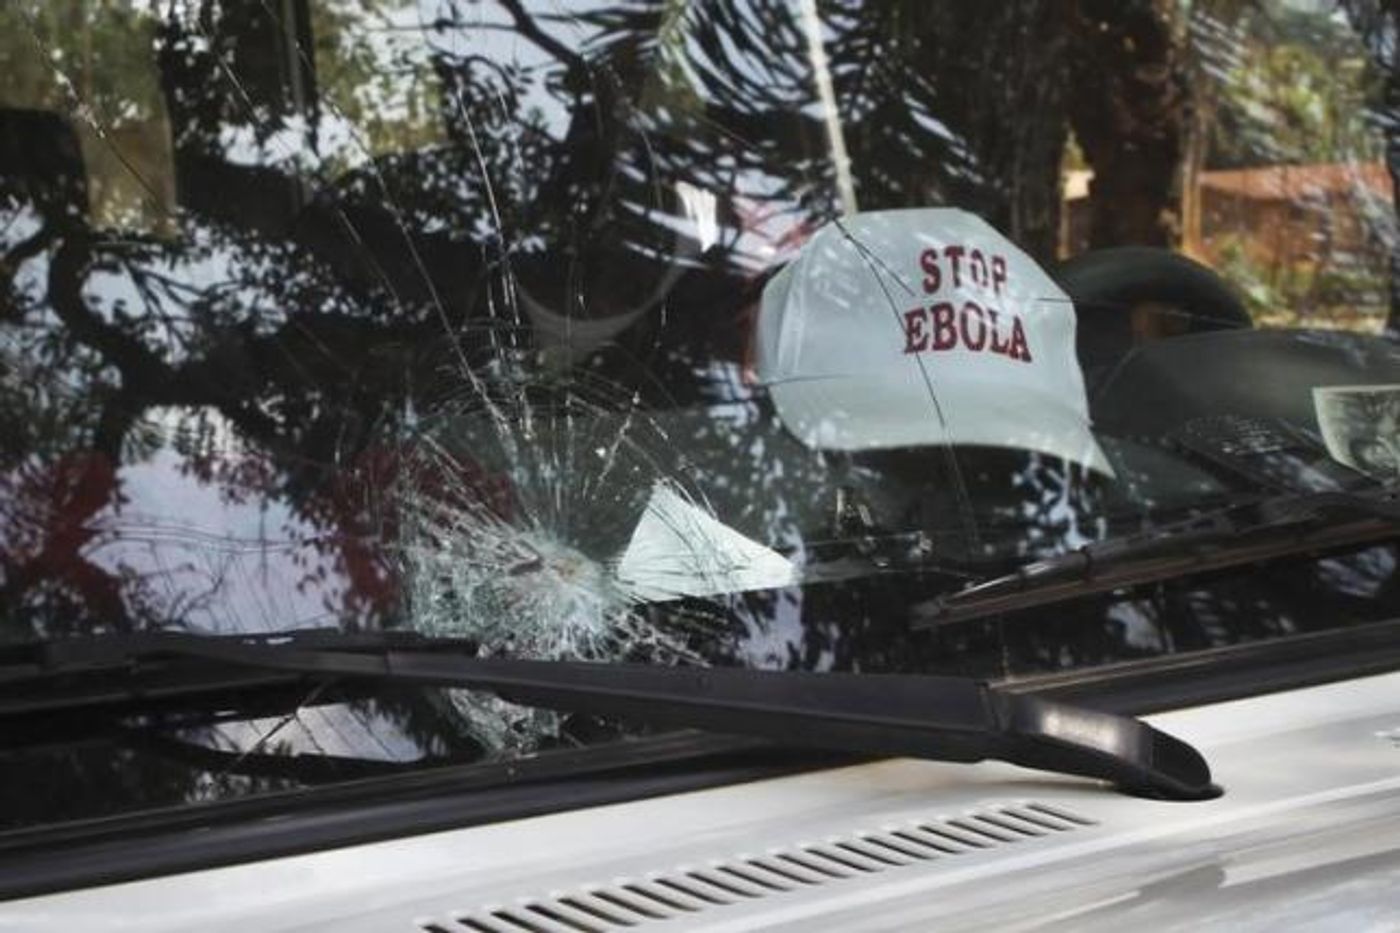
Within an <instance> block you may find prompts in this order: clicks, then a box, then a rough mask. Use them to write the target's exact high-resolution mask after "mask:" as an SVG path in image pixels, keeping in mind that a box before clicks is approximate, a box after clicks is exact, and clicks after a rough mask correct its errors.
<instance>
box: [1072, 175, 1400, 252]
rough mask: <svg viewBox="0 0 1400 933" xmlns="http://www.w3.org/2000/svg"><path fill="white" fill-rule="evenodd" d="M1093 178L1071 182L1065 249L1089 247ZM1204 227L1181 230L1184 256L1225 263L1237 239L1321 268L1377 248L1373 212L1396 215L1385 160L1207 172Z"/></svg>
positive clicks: (1249, 248)
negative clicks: (1344, 256) (1224, 255)
mask: <svg viewBox="0 0 1400 933" xmlns="http://www.w3.org/2000/svg"><path fill="white" fill-rule="evenodd" d="M1092 175H1093V173H1092V172H1088V171H1071V172H1068V173H1066V175H1065V179H1064V200H1065V213H1064V222H1063V224H1062V227H1061V250H1062V253H1063V254H1065V255H1074V254H1076V253H1079V252H1083V251H1084V250H1085V249H1086V248H1087V247H1088V235H1089V230H1088V217H1089V213H1088V209H1089V202H1088V194H1089V181H1090V179H1091V178H1092ZM1198 195H1199V197H1200V201H1201V204H1200V210H1199V212H1198V215H1197V216H1199V218H1200V219H1199V222H1198V225H1199V229H1196V230H1184V231H1182V248H1183V250H1184V251H1185V252H1188V253H1191V254H1193V255H1197V256H1200V257H1202V258H1204V259H1206V260H1218V259H1220V258H1221V257H1220V255H1219V254H1220V251H1221V250H1222V249H1223V248H1225V247H1226V245H1227V244H1228V243H1230V242H1238V243H1240V244H1241V245H1242V247H1243V249H1244V251H1245V254H1246V255H1247V256H1248V258H1249V259H1250V260H1252V261H1254V262H1256V263H1259V264H1261V265H1266V266H1272V265H1291V264H1294V263H1299V262H1310V263H1315V262H1318V261H1323V260H1326V259H1327V258H1328V257H1330V256H1335V255H1338V254H1356V253H1361V252H1365V251H1368V250H1373V249H1375V248H1376V244H1375V243H1374V242H1373V235H1372V233H1371V227H1370V224H1369V221H1368V215H1369V214H1370V213H1371V211H1370V210H1369V208H1372V207H1374V206H1380V207H1382V208H1383V209H1384V211H1385V212H1387V213H1388V212H1389V210H1390V205H1391V203H1392V200H1391V198H1392V195H1391V180H1390V174H1389V172H1388V171H1387V170H1386V167H1385V165H1384V163H1381V162H1359V163H1320V164H1312V165H1263V166H1257V167H1254V168H1243V169H1224V170H1218V171H1210V172H1203V173H1202V174H1201V176H1200V179H1199V186H1198Z"/></svg>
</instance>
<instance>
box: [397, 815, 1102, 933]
mask: <svg viewBox="0 0 1400 933" xmlns="http://www.w3.org/2000/svg"><path fill="white" fill-rule="evenodd" d="M1093 823H1094V821H1093V820H1091V819H1089V818H1088V817H1085V816H1081V815H1079V814H1077V813H1072V812H1070V811H1068V810H1066V809H1064V808H1063V807H1058V806H1053V807H1052V806H1050V805H1048V804H1043V803H1034V802H1032V803H1017V804H1014V805H1007V806H993V807H987V808H984V809H981V810H976V811H973V812H970V813H967V814H965V815H963V816H958V817H950V818H943V817H940V818H937V819H931V820H928V821H921V822H910V823H906V824H904V825H902V826H892V827H887V828H885V829H881V830H878V831H873V832H858V833H855V834H853V835H850V836H844V837H836V838H832V839H828V840H825V841H823V842H815V843H809V842H804V843H799V844H798V845H795V846H790V847H788V848H785V849H775V850H773V851H772V852H769V853H767V854H765V855H761V856H755V855H740V856H736V857H734V858H730V859H727V860H725V861H721V862H714V863H712V864H710V865H706V866H701V867H694V866H683V867H680V868H677V869H675V870H673V871H670V872H666V873H661V874H654V875H651V876H649V877H647V878H644V879H637V880H632V879H624V880H620V881H617V882H615V883H613V884H610V885H605V886H602V885H590V886H587V887H583V888H579V889H577V890H575V891H572V892H569V893H566V894H561V895H558V896H555V897H548V898H531V899H527V900H522V901H520V902H518V903H517V904H515V905H512V906H496V905H493V906H488V907H484V908H482V909H480V910H477V911H473V912H471V913H466V914H460V915H454V916H452V917H451V918H448V919H431V920H423V921H419V922H418V924H417V927H418V929H419V930H420V931H422V933H615V931H619V930H626V929H629V928H635V927H645V926H648V925H650V924H655V923H659V922H661V921H664V920H669V919H671V918H673V917H683V916H688V915H691V914H695V913H698V912H700V911H705V910H710V909H713V908H717V907H723V906H726V905H729V904H739V903H743V902H745V901H751V900H755V899H758V898H765V897H775V896H778V895H782V894H784V893H787V892H789V891H797V890H801V889H803V888H810V887H815V886H820V885H828V884H834V883H836V882H838V881H841V880H843V879H846V878H856V877H860V876H862V875H868V874H873V873H876V872H882V871H891V870H894V869H898V868H903V867H906V866H909V865H919V864H925V863H928V862H934V861H938V860H939V859H945V858H952V857H956V856H958V855H964V854H967V853H970V852H977V851H981V850H984V849H992V848H997V847H1001V846H1008V845H1015V844H1017V843H1022V842H1032V841H1034V840H1035V839H1037V838H1041V837H1045V836H1053V835H1056V834H1058V833H1063V832H1069V831H1071V830H1075V829H1080V828H1082V827H1084V826H1091V825H1093Z"/></svg>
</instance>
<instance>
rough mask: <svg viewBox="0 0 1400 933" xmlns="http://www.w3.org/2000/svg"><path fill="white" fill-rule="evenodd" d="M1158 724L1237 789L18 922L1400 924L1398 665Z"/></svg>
mask: <svg viewBox="0 0 1400 933" xmlns="http://www.w3.org/2000/svg"><path fill="white" fill-rule="evenodd" d="M1149 721H1151V722H1152V723H1153V724H1154V725H1156V726H1158V727H1159V728H1162V729H1164V730H1166V731H1168V732H1171V733H1173V734H1175V735H1177V736H1179V737H1181V738H1183V739H1185V740H1187V741H1189V742H1191V743H1192V744H1194V745H1195V746H1196V747H1197V748H1199V749H1200V750H1201V751H1202V752H1203V753H1204V754H1205V755H1206V757H1207V758H1208V760H1209V761H1210V763H1211V766H1212V769H1213V771H1214V773H1215V776H1216V780H1217V781H1218V782H1219V783H1220V784H1222V785H1223V786H1224V787H1225V789H1226V793H1225V795H1224V796H1223V797H1221V798H1219V799H1217V800H1214V801H1209V802H1204V803H1167V802H1158V801H1150V800H1141V799H1135V798H1131V797H1126V796H1123V795H1120V794H1117V793H1115V792H1113V791H1112V790H1109V789H1107V788H1105V787H1103V786H1102V785H1098V784H1095V783H1093V782H1089V781H1085V780H1080V779H1075V778H1062V777H1057V776H1054V775H1047V774H1042V773H1039V772H1033V771H1027V770H1023V769H1020V768H1016V767H1014V766H1010V765H1003V764H997V763H985V764H979V765H975V766H967V765H955V764H942V763H933V762H923V761H911V760H890V761H882V762H878V763H874V764H868V765H862V766H856V767H847V768H840V769H833V770H828V771H821V772H814V773H809V774H804V775H799V776H794V777H787V778H779V779H772V780H764V781H757V782H753V783H748V784H741V785H735V786H730V787H723V788H717V789H711V790H705V791H699V792H693V793H686V794H678V795H673V796H669V797H661V798H656V799H651V800H643V801H637V802H633V803H626V804H619V805H613V806H605V807H596V808H592V809H585V810H577V811H572V812H566V813H559V814H554V815H550V816H544V817H538V818H532V819H523V820H517V821H511V822H506V823H499V824H495V825H491V826H482V827H475V828H470V829H464V830H455V831H448V832H439V833H433V834H427V835H420V836H413V837H407V838H403V839H397V840H392V841H386V842H379V843H374V844H369V845H357V846H350V847H345V848H339V849H332V850H326V851H322V852H316V853H312V854H307V855H300V856H294V857H286V858H277V859H271V860H266V861H260V862H253V863H248V864H243V865H236V866H232V867H227V868H219V869H213V870H208V871H200V872H192V873H188V874H182V875H174V876H167V877H160V878H153V879H148V880H144V881H138V882H131V883H124V884H117V885H111V886H107V887H100V888H91V889H86V890H81V891H69V892H63V893H58V894H53V895H48V896H43V897H37V898H32V899H28V900H20V901H12V902H10V903H7V904H0V929H3V930H26V931H33V930H63V931H68V930H84V931H87V933H93V931H116V930H141V931H160V930H171V931H174V930H179V931H189V930H207V931H213V930H238V931H243V933H247V931H252V930H269V931H271V930H276V931H291V930H298V931H321V930H324V931H332V930H333V931H336V933H352V931H361V930H366V931H368V930H374V931H395V930H397V931H404V933H470V931H475V933H483V931H485V933H520V931H526V933H530V931H547V933H560V931H564V933H587V931H598V933H613V931H622V930H636V931H646V930H652V929H656V930H678V931H679V930H698V929H705V930H752V929H765V930H793V931H796V930H812V929H843V930H908V929H935V928H936V929H939V930H956V929H974V928H975V929H979V930H986V929H998V930H1071V929H1072V930H1100V929H1102V930H1110V929H1112V930H1119V929H1122V928H1123V926H1124V925H1125V924H1127V923H1132V924H1137V925H1139V926H1140V928H1142V929H1152V930H1162V929H1188V928H1189V929H1200V928H1202V927H1203V926H1208V927H1216V928H1227V927H1228V928H1229V929H1232V930H1234V929H1258V930H1264V929H1268V930H1273V929H1277V928H1281V927H1285V926H1286V927H1287V928H1289V929H1348V930H1350V929H1368V930H1375V929H1400V919H1397V918H1400V673H1397V674H1388V675H1382V676H1377V677H1368V678H1363V679H1358V680H1353V681H1348V682H1344V683H1337V684H1331V685H1326V686H1320V687H1314V688H1309V689H1303V690H1294V691H1290V692H1286V693H1279V694H1273V695H1269V696H1264V697H1258V698H1253V699H1249V700H1242V701H1236V702H1230V703H1222V704H1216V705H1212V706H1207V707H1200V708H1197V709H1192V710H1183V711H1178V712H1173V713H1169V714H1164V715H1159V716H1153V717H1149Z"/></svg>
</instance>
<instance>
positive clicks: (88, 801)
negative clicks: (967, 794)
mask: <svg viewBox="0 0 1400 933" xmlns="http://www.w3.org/2000/svg"><path fill="white" fill-rule="evenodd" d="M1396 30H1397V14H1396V13H1395V12H1394V10H1393V9H1392V8H1391V7H1390V6H1389V5H1387V4H1384V3H1379V2H1367V0H1344V2H1339V3H1332V2H1326V0H1266V2H1262V3H1236V2H1227V0H1211V2H1207V0H1190V2H1187V0H1182V2H1165V0H1131V2H1117V0H1114V2H1096V0H1077V2H1073V3H1068V4H1064V3H1050V2H1025V3H1014V4H1012V3H1007V4H987V3H963V2H947V3H927V2H924V0H909V2H902V0H901V2H878V3H877V2H860V0H842V2H834V0H746V2H742V3H734V2H728V0H725V2H718V0H716V2H709V0H695V2H683V0H653V2H643V0H630V2H617V3H611V2H601V0H599V2H593V0H577V2H571V0H325V2H320V0H160V2H157V3H148V2H145V0H139V2H138V0H107V2H97V0H42V2H41V0H12V2H9V3H6V4H5V5H4V6H3V7H0V68H3V71H4V73H5V76H6V77H5V80H4V81H3V82H0V640H3V641H5V642H22V641H29V640H39V639H56V638H67V637H72V636H78V635H87V634H100V633H113V632H130V631H143V630H156V629H174V630H186V631H195V632H207V633H234V632H275V631H283V630H291V629H302V628H309V627H315V628H339V629H343V630H346V631H358V630H375V629H381V628H393V629H408V630H416V631H419V632H422V633H425V634H429V635H443V636H454V637H465V638H468V639H471V640H472V641H473V642H475V643H476V644H477V645H478V646H479V647H478V650H479V652H480V653H482V654H488V655H499V656H513V657H540V658H569V659H586V660H600V661H622V660H625V661H642V662H648V663H657V664H722V665H749V666H756V667H770V668H792V669H812V670H859V671H871V672H874V671H924V672H939V673H965V674H969V675H975V676H983V677H992V678H998V677H1010V676H1019V675H1029V674H1034V673H1038V672H1045V671H1056V670H1065V669H1072V668H1081V667H1090V666H1093V665H1097V664H1103V663H1110V662H1115V661H1122V660H1129V659H1134V658H1143V657H1152V656H1157V655H1164V654H1171V653H1175V652H1185V651H1193V650H1198V649H1203V648H1209V647H1215V646H1220V645H1228V644H1236V643H1242V642H1248V641H1256V640H1263V639H1275V638H1284V637H1288V636H1290V635H1293V634H1298V633H1302V632H1308V631H1316V630H1321V629H1328V628H1336V627H1342V626H1351V625H1359V624H1364V623H1367V622H1372V621H1377V620H1381V619H1387V618H1391V617H1393V616H1394V614H1395V606H1396V601H1397V595H1396V592H1397V588H1396V586H1395V579H1396V576H1395V575H1396V552H1395V548H1394V546H1392V545H1390V544H1381V545H1375V546H1369V547H1362V548H1357V549H1353V550H1351V551H1349V552H1341V553H1335V554H1329V555H1327V556H1325V557H1322V558H1316V557H1311V558H1306V557H1300V558H1297V559H1290V560H1284V561H1279V562H1274V563H1271V564H1269V565H1266V566H1263V567H1251V568H1247V569H1246V570H1242V571H1233V572H1223V573H1219V574H1212V575H1203V576H1197V577H1190V578H1185V579H1180V580H1172V581H1168V582H1166V583H1161V584H1153V585H1152V586H1149V587H1143V588H1140V589H1137V590H1131V591H1126V592H1120V593H1115V594H1108V595H1099V596H1093V597H1086V598H1084V599H1080V600H1075V601H1070V602H1066V603H1061V604H1057V605H1055V606H1047V607H1045V608H1044V609H1037V610H1030V611H1025V612H1020V613H1014V614H1008V615H1005V616H1001V617H997V618H993V619H990V620H981V621H976V622H969V623H966V624H960V625H949V626H942V627H935V628H933V629H932V630H923V629H919V628H917V625H916V624H917V623H918V622H920V621H921V620H926V619H927V618H928V617H929V614H930V610H931V607H932V606H934V604H935V600H936V599H937V598H938V597H939V596H940V595H943V594H947V593H951V592H954V591H956V590H958V589H961V588H962V587H963V586H965V585H967V584H969V583H972V582H975V581H980V580H984V579H988V578H991V577H994V576H997V575H999V574H1002V573H1005V572H1008V571H1010V570H1013V569H1014V568H1015V567H1017V566H1018V565H1020V564H1022V563H1024V562H1026V561H1029V560H1033V559H1036V558H1039V557H1045V556H1048V555H1053V554H1058V553H1063V552H1066V551H1069V550H1072V549H1075V548H1078V547H1081V546H1082V545H1084V544H1087V543H1090V542H1093V541H1100V540H1105V539H1108V538H1112V537H1115V536H1119V535H1124V534H1130V533H1134V532H1138V531H1142V530H1144V529H1147V528H1151V527H1154V526H1156V525H1159V524H1161V523H1164V522H1168V521H1172V520H1175V519H1179V518H1182V517H1185V516H1189V515H1192V514H1195V513H1198V512H1200V511H1202V510H1206V509H1210V508H1215V507H1218V506H1221V505H1225V504H1230V503H1237V502H1242V501H1246V500H1248V499H1251V498H1259V497H1262V496H1266V495H1276V494H1279V493H1283V492H1289V491H1300V490H1317V489H1348V490H1366V489H1371V488H1375V487H1378V486H1381V485H1386V484H1390V483H1392V482H1393V481H1394V480H1395V478H1396V475H1397V472H1398V471H1400V352H1397V348H1396V346H1395V343H1394V341H1393V337H1392V335H1393V333H1394V331H1395V328H1396V327H1397V326H1400V246H1398V245H1397V244H1398V243H1400V233H1397V219H1396V217H1397V215H1396V177H1397V173H1400V161H1398V160H1400V155H1397V153H1400V137H1397V135H1396V134H1397V127H1400V111H1398V110H1397V106H1398V105H1397V90H1396V89H1397V80H1400V78H1397V67H1396V51H1395V50H1396ZM940 208H941V209H944V210H936V209H940ZM914 209H917V212H914V213H910V211H911V210H914ZM951 209H957V211H958V212H959V213H955V212H953V211H952V210H951ZM894 212H899V213H894ZM1124 248H1129V249H1124ZM1154 249H1155V250H1170V251H1171V253H1170V254H1166V253H1164V252H1160V251H1153V250H1154ZM1018 289H1019V290H1018ZM950 295H953V297H951V298H950V297H949V296H950ZM969 303H970V304H971V306H972V307H973V308H975V311H971V310H969ZM227 712H228V711H221V713H225V714H226V713H227ZM636 728H637V727H636V725H635V724H621V725H618V724H607V723H600V722H597V721H594V720H591V719H586V718H584V717H576V716H574V717H570V716H560V715H557V714H548V713H542V712H539V711H533V710H527V709H522V708H519V707H515V706H511V705H508V704H504V703H501V702H498V701H494V700H491V699H487V698H483V697H481V696H479V695H476V694H472V693H468V692H463V691H404V690H386V691H384V693H383V695H382V696H377V697H375V698H373V699H370V700H364V701H357V702H354V703H326V702H324V698H322V697H319V696H316V695H312V696H308V697H307V698H306V700H305V702H304V704H303V705H302V706H301V707H300V708H298V709H294V710H290V711H285V712H279V713H276V714H274V715H271V716H266V715H262V714H261V713H259V714H258V715H252V714H251V713H248V714H246V715H242V716H239V715H232V716H229V715H222V716H221V717H219V718H217V719H213V718H211V719H209V720H208V721H198V722H194V723H193V724H190V723H182V724H180V725H170V724H169V723H165V722H160V723H157V722H153V721H150V720H146V719H130V720H122V721H120V722H116V723H112V724H110V728H108V729H107V730H106V731H105V732H103V733H102V736H101V739H100V741H98V740H91V741H86V742H78V741H76V740H75V741H73V742H60V741H57V740H55V741H51V742H48V743H41V742H38V741H35V740H33V737H32V735H31V736H30V738H29V739H26V740H25V741H23V742H21V741H20V740H19V739H14V740H13V741H12V742H10V743H9V745H8V747H7V748H5V749H0V764H3V765H4V773H5V774H6V775H7V777H6V778H4V779H3V780H0V786H3V785H8V787H9V791H10V792H8V793H6V794H4V797H3V799H5V800H7V801H9V804H8V805H7V806H5V807H4V808H0V825H20V824H26V823H33V822H45V821H51V820H57V819H67V818H72V817H77V816H84V815H93V814H99V813H108V812H117V811H121V810H124V809H128V808H132V807H141V806H151V805H158V804H165V803H173V802H180V801H196V800H210V799H219V798H222V797H228V796H238V795H241V794H245V793H250V792H256V791H260V790H268V789H273V788H278V787H286V786H301V785H303V784H305V783H308V782H310V781H311V780H312V778H310V777H308V776H307V774H306V773H302V772H299V771H296V770H295V769H288V768H286V767H282V766H280V765H279V764H278V762H277V760H278V759H288V760H290V759H294V758H296V757H297V756H314V755H321V756H329V757H328V758H327V760H328V761H331V762H332V765H331V766H329V767H327V768H324V769H322V770H321V771H319V772H318V774H320V775H321V777H320V778H318V779H320V780H335V779H337V778H339V777H350V776H358V775H360V774H362V773H364V769H363V767H362V766H363V762H360V763H359V764H360V766H361V767H360V768H359V770H357V769H356V767H355V766H352V764H350V763H346V764H344V766H343V767H342V768H341V770H339V771H337V767H338V766H336V765H334V761H335V760H337V759H345V760H347V761H348V759H368V760H370V762H371V763H373V762H379V763H385V762H389V763H394V762H397V763H401V764H403V765H405V766H411V765H412V764H413V763H414V762H422V763H424V764H428V763H442V762H447V761H468V760H478V759H483V758H484V759H490V758H492V757H505V756H511V755H518V754H522V753H535V752H541V751H543V750H546V749H549V748H552V747H555V746H559V745H578V744H589V743H596V742H605V741H610V740H612V739H615V738H616V737H617V736H618V735H619V734H622V733H627V732H633V731H636ZM32 731H33V730H31V732H32Z"/></svg>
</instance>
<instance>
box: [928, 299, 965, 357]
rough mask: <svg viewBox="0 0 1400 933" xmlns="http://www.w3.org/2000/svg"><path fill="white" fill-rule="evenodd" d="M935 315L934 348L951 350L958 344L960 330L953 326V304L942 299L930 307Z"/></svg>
mask: <svg viewBox="0 0 1400 933" xmlns="http://www.w3.org/2000/svg"><path fill="white" fill-rule="evenodd" d="M928 311H929V314H930V315H932V317H933V349H935V350H951V349H952V348H953V347H956V346H957V345H958V331H957V328H956V327H954V326H953V306H952V305H951V304H949V303H948V302H946V301H940V302H939V303H938V304H936V305H934V306H933V307H932V308H929V309H928Z"/></svg>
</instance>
